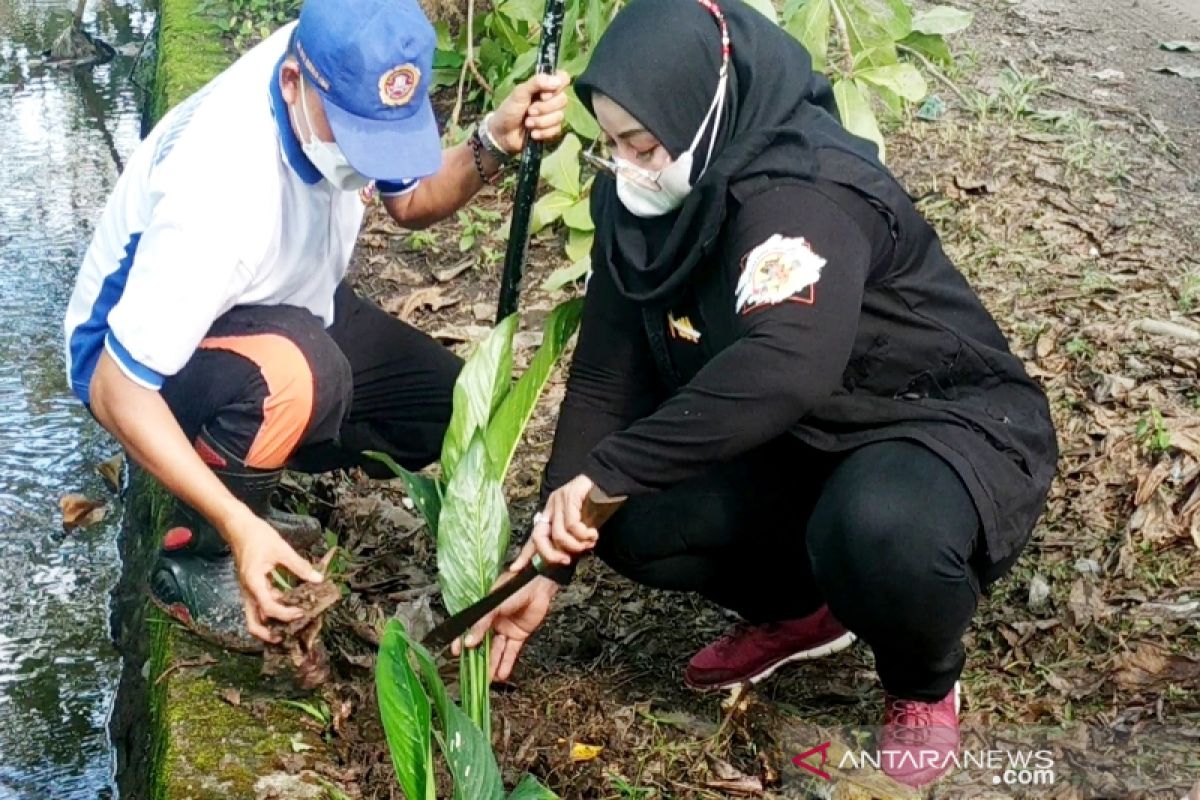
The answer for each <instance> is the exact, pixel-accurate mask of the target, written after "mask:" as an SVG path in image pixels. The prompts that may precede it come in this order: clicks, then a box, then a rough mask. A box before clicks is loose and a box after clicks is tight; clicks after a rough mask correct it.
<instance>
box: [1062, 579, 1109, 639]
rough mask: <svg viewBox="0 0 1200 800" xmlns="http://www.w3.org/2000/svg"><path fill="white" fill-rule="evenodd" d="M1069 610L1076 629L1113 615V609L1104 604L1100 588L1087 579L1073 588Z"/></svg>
mask: <svg viewBox="0 0 1200 800" xmlns="http://www.w3.org/2000/svg"><path fill="white" fill-rule="evenodd" d="M1067 608H1068V609H1070V611H1071V617H1072V618H1073V619H1074V621H1075V626H1076V627H1083V626H1084V625H1087V624H1088V623H1090V622H1095V621H1096V620H1100V619H1106V618H1107V617H1109V616H1111V615H1112V613H1113V607H1112V606H1110V605H1108V604H1107V603H1105V602H1104V593H1103V592H1102V591H1101V590H1100V587H1099V586H1098V585H1097V584H1096V583H1095V582H1094V581H1091V580H1089V579H1087V578H1080V579H1079V580H1077V581H1075V583H1074V584H1073V585H1072V586H1071V596H1070V597H1069V598H1067Z"/></svg>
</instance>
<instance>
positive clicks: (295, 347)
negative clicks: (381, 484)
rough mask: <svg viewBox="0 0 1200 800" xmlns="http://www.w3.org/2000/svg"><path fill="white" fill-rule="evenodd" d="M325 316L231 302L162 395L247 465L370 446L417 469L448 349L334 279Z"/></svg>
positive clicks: (310, 461) (441, 411)
mask: <svg viewBox="0 0 1200 800" xmlns="http://www.w3.org/2000/svg"><path fill="white" fill-rule="evenodd" d="M334 306H335V309H334V324H333V325H332V326H331V327H330V328H328V329H326V328H325V327H324V325H323V324H322V322H321V320H320V318H318V317H316V316H314V315H313V314H312V313H310V312H309V311H307V310H306V309H303V308H296V307H292V306H239V307H236V308H234V309H232V310H230V311H229V312H228V313H226V314H224V315H222V316H221V317H220V318H219V319H217V321H216V322H215V323H214V324H213V326H212V328H211V329H210V331H209V334H208V336H207V337H206V338H205V339H204V341H203V342H202V343H201V345H200V348H199V349H198V350H197V351H196V353H195V354H194V355H193V356H192V358H191V359H190V360H189V361H188V363H187V364H186V365H185V366H184V368H183V369H182V370H181V371H180V372H179V373H178V374H176V375H174V376H172V377H170V378H168V379H167V381H166V382H165V383H164V385H163V388H162V396H163V398H164V399H165V400H166V402H167V405H168V406H169V407H170V409H171V411H172V413H174V415H175V417H176V419H177V420H178V421H179V424H180V426H181V427H182V428H183V430H184V433H186V434H187V435H188V438H189V439H191V440H193V441H194V440H195V438H196V436H197V435H198V434H199V432H200V430H201V428H203V429H205V430H207V432H208V434H209V435H210V436H212V437H213V438H214V439H215V440H216V441H217V442H218V443H219V444H221V445H222V446H223V447H225V448H226V449H227V450H229V451H230V452H231V453H233V454H234V455H236V456H237V457H239V458H241V459H243V460H244V461H245V462H246V463H247V464H249V465H250V466H252V467H258V468H261V469H275V468H279V467H282V466H285V465H286V466H288V467H291V468H293V469H299V470H302V471H307V472H322V471H325V470H329V469H336V468H339V467H349V466H362V467H364V468H365V469H366V470H367V471H368V472H369V473H371V474H372V475H376V476H380V477H382V476H386V475H389V474H390V473H389V472H388V470H387V469H386V467H384V466H383V465H381V464H379V463H378V462H376V461H374V460H372V459H367V458H364V457H363V456H362V452H363V451H365V450H378V451H382V452H385V453H387V454H388V455H390V456H392V458H394V459H395V460H396V461H398V462H399V463H400V464H402V465H404V466H406V467H408V468H410V469H419V468H421V467H423V466H425V465H426V464H429V463H431V462H432V461H434V460H435V459H437V457H438V455H439V453H440V451H441V445H442V438H443V436H444V435H445V430H446V425H447V423H448V422H449V420H450V408H451V398H452V394H453V389H454V381H455V380H456V379H457V377H458V372H459V370H460V369H461V366H462V365H461V361H460V360H459V358H458V357H457V356H455V355H454V354H453V353H451V352H450V351H449V350H447V349H446V348H445V347H443V346H442V345H441V344H439V343H438V342H436V341H435V340H433V339H431V338H430V337H428V336H426V335H425V334H423V333H421V332H420V331H418V330H416V329H415V328H413V327H412V326H410V325H407V324H405V323H404V322H401V321H400V320H398V319H396V318H395V317H393V316H391V315H390V314H388V313H387V312H385V311H383V310H382V309H380V308H379V307H377V306H376V305H374V304H373V303H371V302H369V301H367V300H364V299H363V298H360V297H358V296H357V295H355V294H354V292H353V291H352V290H351V289H350V287H349V285H347V284H342V285H341V287H339V289H338V291H337V293H336V295H335V298H334Z"/></svg>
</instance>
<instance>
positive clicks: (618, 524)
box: [596, 436, 1016, 701]
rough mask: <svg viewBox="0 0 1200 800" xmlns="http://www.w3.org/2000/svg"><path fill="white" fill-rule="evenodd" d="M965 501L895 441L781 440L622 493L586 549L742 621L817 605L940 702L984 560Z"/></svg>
mask: <svg viewBox="0 0 1200 800" xmlns="http://www.w3.org/2000/svg"><path fill="white" fill-rule="evenodd" d="M985 547H986V545H985V544H984V540H983V536H982V531H981V529H980V524H979V518H978V515H977V513H976V511H975V506H974V504H973V503H972V501H971V498H970V495H969V494H968V493H967V490H966V487H965V486H964V485H963V484H962V482H961V481H960V480H959V478H958V476H957V474H956V473H955V472H954V470H953V469H951V468H950V466H949V465H948V464H946V463H945V462H944V461H942V460H941V459H940V458H938V457H937V456H936V455H934V454H933V453H932V452H931V451H929V450H927V449H926V448H924V447H922V446H920V445H918V444H916V443H912V442H906V441H895V442H883V443H879V444H874V445H869V446H866V447H862V448H860V449H858V450H855V451H852V452H850V453H848V454H833V455H830V454H825V453H819V452H815V451H812V450H809V449H807V448H805V447H804V446H802V445H800V444H799V443H798V442H796V441H795V440H794V439H792V438H791V437H790V436H788V437H783V438H781V439H778V440H775V441H774V442H771V443H770V444H768V445H766V446H764V447H761V448H759V449H758V450H755V451H754V452H752V453H750V454H748V455H747V456H744V457H742V458H740V459H738V460H736V461H733V462H730V463H727V464H723V465H720V466H717V467H714V468H713V469H712V470H711V471H710V472H708V473H707V474H705V475H703V476H701V477H699V478H696V479H694V480H692V481H689V482H687V483H684V484H680V485H679V486H676V487H674V488H672V489H669V490H667V491H664V492H661V493H658V494H654V495H647V496H641V497H635V498H631V499H630V500H629V501H628V502H627V503H626V504H625V506H624V507H623V508H622V509H621V510H620V511H619V512H618V513H617V515H616V516H614V517H613V519H612V520H610V521H609V523H608V524H607V525H605V527H604V530H603V532H602V533H601V535H600V540H599V542H598V544H597V547H596V553H597V555H599V556H600V557H601V558H602V559H603V560H604V561H605V562H606V563H608V564H609V565H610V566H611V567H613V568H614V569H615V570H616V571H618V572H620V573H622V574H623V575H625V576H626V577H629V578H631V579H632V580H635V581H637V582H639V583H643V584H647V585H649V586H654V587H658V588H661V589H673V590H679V591H690V592H699V593H700V594H702V595H704V596H705V597H707V598H708V599H710V600H712V601H713V602H715V603H717V604H718V605H721V606H723V607H725V608H729V609H732V610H733V611H735V612H737V613H738V614H740V615H741V616H742V617H744V618H745V619H746V620H747V621H749V622H752V623H764V622H772V621H780V620H785V619H794V618H798V617H803V616H806V615H807V614H809V613H811V612H813V611H815V610H816V609H817V608H819V607H820V606H821V604H822V603H826V604H828V606H829V609H830V611H832V612H833V615H834V616H835V617H837V619H838V620H839V621H840V622H841V623H842V624H843V625H845V626H846V627H847V628H849V629H850V630H852V631H853V632H854V633H856V634H857V635H858V636H859V637H860V638H861V639H863V640H864V641H865V642H866V643H867V644H868V645H870V647H871V649H872V650H873V651H874V653H875V660H876V667H877V670H878V672H879V676H880V680H881V681H882V682H883V685H884V688H885V689H887V691H888V692H890V693H891V694H893V695H896V696H898V697H903V698H908V699H915V700H926V701H933V700H940V699H941V698H942V697H945V695H946V694H947V693H948V692H949V691H950V689H951V688H952V687H953V686H954V682H955V681H956V680H958V677H959V674H960V673H961V672H962V668H963V664H964V661H965V654H964V651H963V646H962V641H961V640H962V635H963V633H964V632H965V631H966V629H967V626H968V624H969V623H970V621H971V617H972V616H973V614H974V613H975V608H976V603H977V601H978V598H979V594H980V592H981V590H982V589H983V588H984V587H986V586H987V585H988V584H989V583H991V582H992V581H994V580H996V579H997V578H998V577H1000V576H1001V575H1002V574H1004V572H1006V571H1007V570H1008V569H1009V568H1011V566H1012V563H1013V562H1014V561H1015V560H1016V556H1015V555H1014V556H1013V557H1011V558H1010V559H1007V560H1006V562H1005V563H1003V564H989V563H988V559H987V557H986V552H985Z"/></svg>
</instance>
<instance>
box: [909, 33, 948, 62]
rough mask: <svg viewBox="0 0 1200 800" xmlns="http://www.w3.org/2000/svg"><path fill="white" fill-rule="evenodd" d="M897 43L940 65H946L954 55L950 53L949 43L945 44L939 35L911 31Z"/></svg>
mask: <svg viewBox="0 0 1200 800" xmlns="http://www.w3.org/2000/svg"><path fill="white" fill-rule="evenodd" d="M898 44H899V45H900V46H901V47H907V48H908V49H909V50H913V51H915V52H917V53H920V54H921V55H923V56H925V57H926V58H928V59H929V60H930V61H933V62H935V63H937V64H941V65H942V66H946V65H948V64H950V63H951V62H952V61H953V60H954V56H952V55H951V54H950V45H948V44H946V40H945V39H943V38H942V37H941V36H931V35H930V34H928V33H918V32H917V31H913V32H912V33H910V34H909V35H908V36H905V37H904V38H903V39H901V40H900V41H899V43H898Z"/></svg>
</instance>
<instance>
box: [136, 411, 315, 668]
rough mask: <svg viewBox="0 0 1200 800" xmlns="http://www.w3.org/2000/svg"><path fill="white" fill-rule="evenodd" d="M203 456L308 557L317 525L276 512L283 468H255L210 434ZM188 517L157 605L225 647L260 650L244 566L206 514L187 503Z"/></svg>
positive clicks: (170, 551) (162, 570)
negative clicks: (241, 574)
mask: <svg viewBox="0 0 1200 800" xmlns="http://www.w3.org/2000/svg"><path fill="white" fill-rule="evenodd" d="M196 451H197V452H198V453H199V454H200V457H201V458H202V459H203V460H204V463H206V464H207V465H208V466H209V467H210V468H211V469H212V471H213V473H214V474H215V475H216V476H217V477H218V478H219V479H220V480H221V482H222V483H223V484H224V485H225V486H226V488H228V489H229V491H230V492H231V493H232V494H233V496H234V497H236V498H238V499H239V500H241V501H242V502H243V503H245V504H246V506H247V507H249V508H250V510H251V511H253V512H254V513H255V514H257V515H258V516H260V517H262V518H263V519H265V520H266V521H267V522H268V523H270V525H271V526H272V527H273V528H275V530H276V531H278V532H279V534H280V536H282V537H283V539H284V540H285V541H287V542H288V544H290V545H291V546H292V547H294V548H296V549H300V550H304V549H307V548H309V547H311V546H312V545H313V544H315V543H316V542H317V541H318V540H319V539H320V537H321V525H320V523H319V522H317V520H315V519H313V518H312V517H309V516H306V515H302V514H289V513H285V512H283V511H279V510H277V509H275V508H273V507H272V506H271V496H272V494H273V493H274V492H275V489H276V488H277V487H278V486H279V481H280V479H281V477H282V476H283V470H282V469H274V470H263V469H255V468H254V467H249V466H247V465H246V464H245V463H244V462H242V460H241V459H239V458H237V457H235V456H234V455H233V454H231V453H230V452H229V451H228V450H226V449H225V448H223V447H221V446H220V445H219V444H218V443H217V442H215V441H214V440H213V439H212V437H211V436H209V435H208V432H207V431H203V430H202V431H201V433H200V435H199V436H198V437H197V438H196ZM180 515H181V520H180V521H181V524H179V525H176V526H175V527H173V528H171V529H170V530H168V531H167V532H166V534H165V535H164V536H163V542H162V551H161V553H160V555H159V558H158V562H157V563H156V565H155V568H154V572H153V574H152V576H151V580H150V591H151V596H152V597H153V599H154V602H155V604H156V605H158V606H159V608H161V609H163V611H165V612H166V613H167V614H169V615H170V616H171V617H173V618H175V619H176V620H178V621H179V622H181V623H182V624H184V625H185V626H187V627H188V628H190V629H191V630H192V631H194V632H195V633H196V634H197V635H199V636H200V637H201V638H203V639H205V640H207V641H210V642H212V643H214V644H217V645H218V646H220V647H225V648H228V649H232V650H240V651H244V652H257V651H260V650H261V649H262V642H261V641H260V640H259V639H257V638H255V637H253V636H251V635H250V633H249V631H248V630H247V629H246V620H245V610H244V608H243V601H242V595H241V588H240V585H239V583H238V578H237V567H236V564H235V563H234V559H233V555H232V553H231V552H230V550H229V545H228V544H227V543H226V542H225V540H224V539H223V538H221V535H220V534H219V533H217V531H216V529H215V528H214V527H213V526H212V525H211V524H210V523H209V522H208V521H207V520H206V519H204V517H203V516H201V515H200V514H199V512H197V511H195V510H194V509H191V508H189V507H187V506H186V505H183V504H180Z"/></svg>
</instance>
